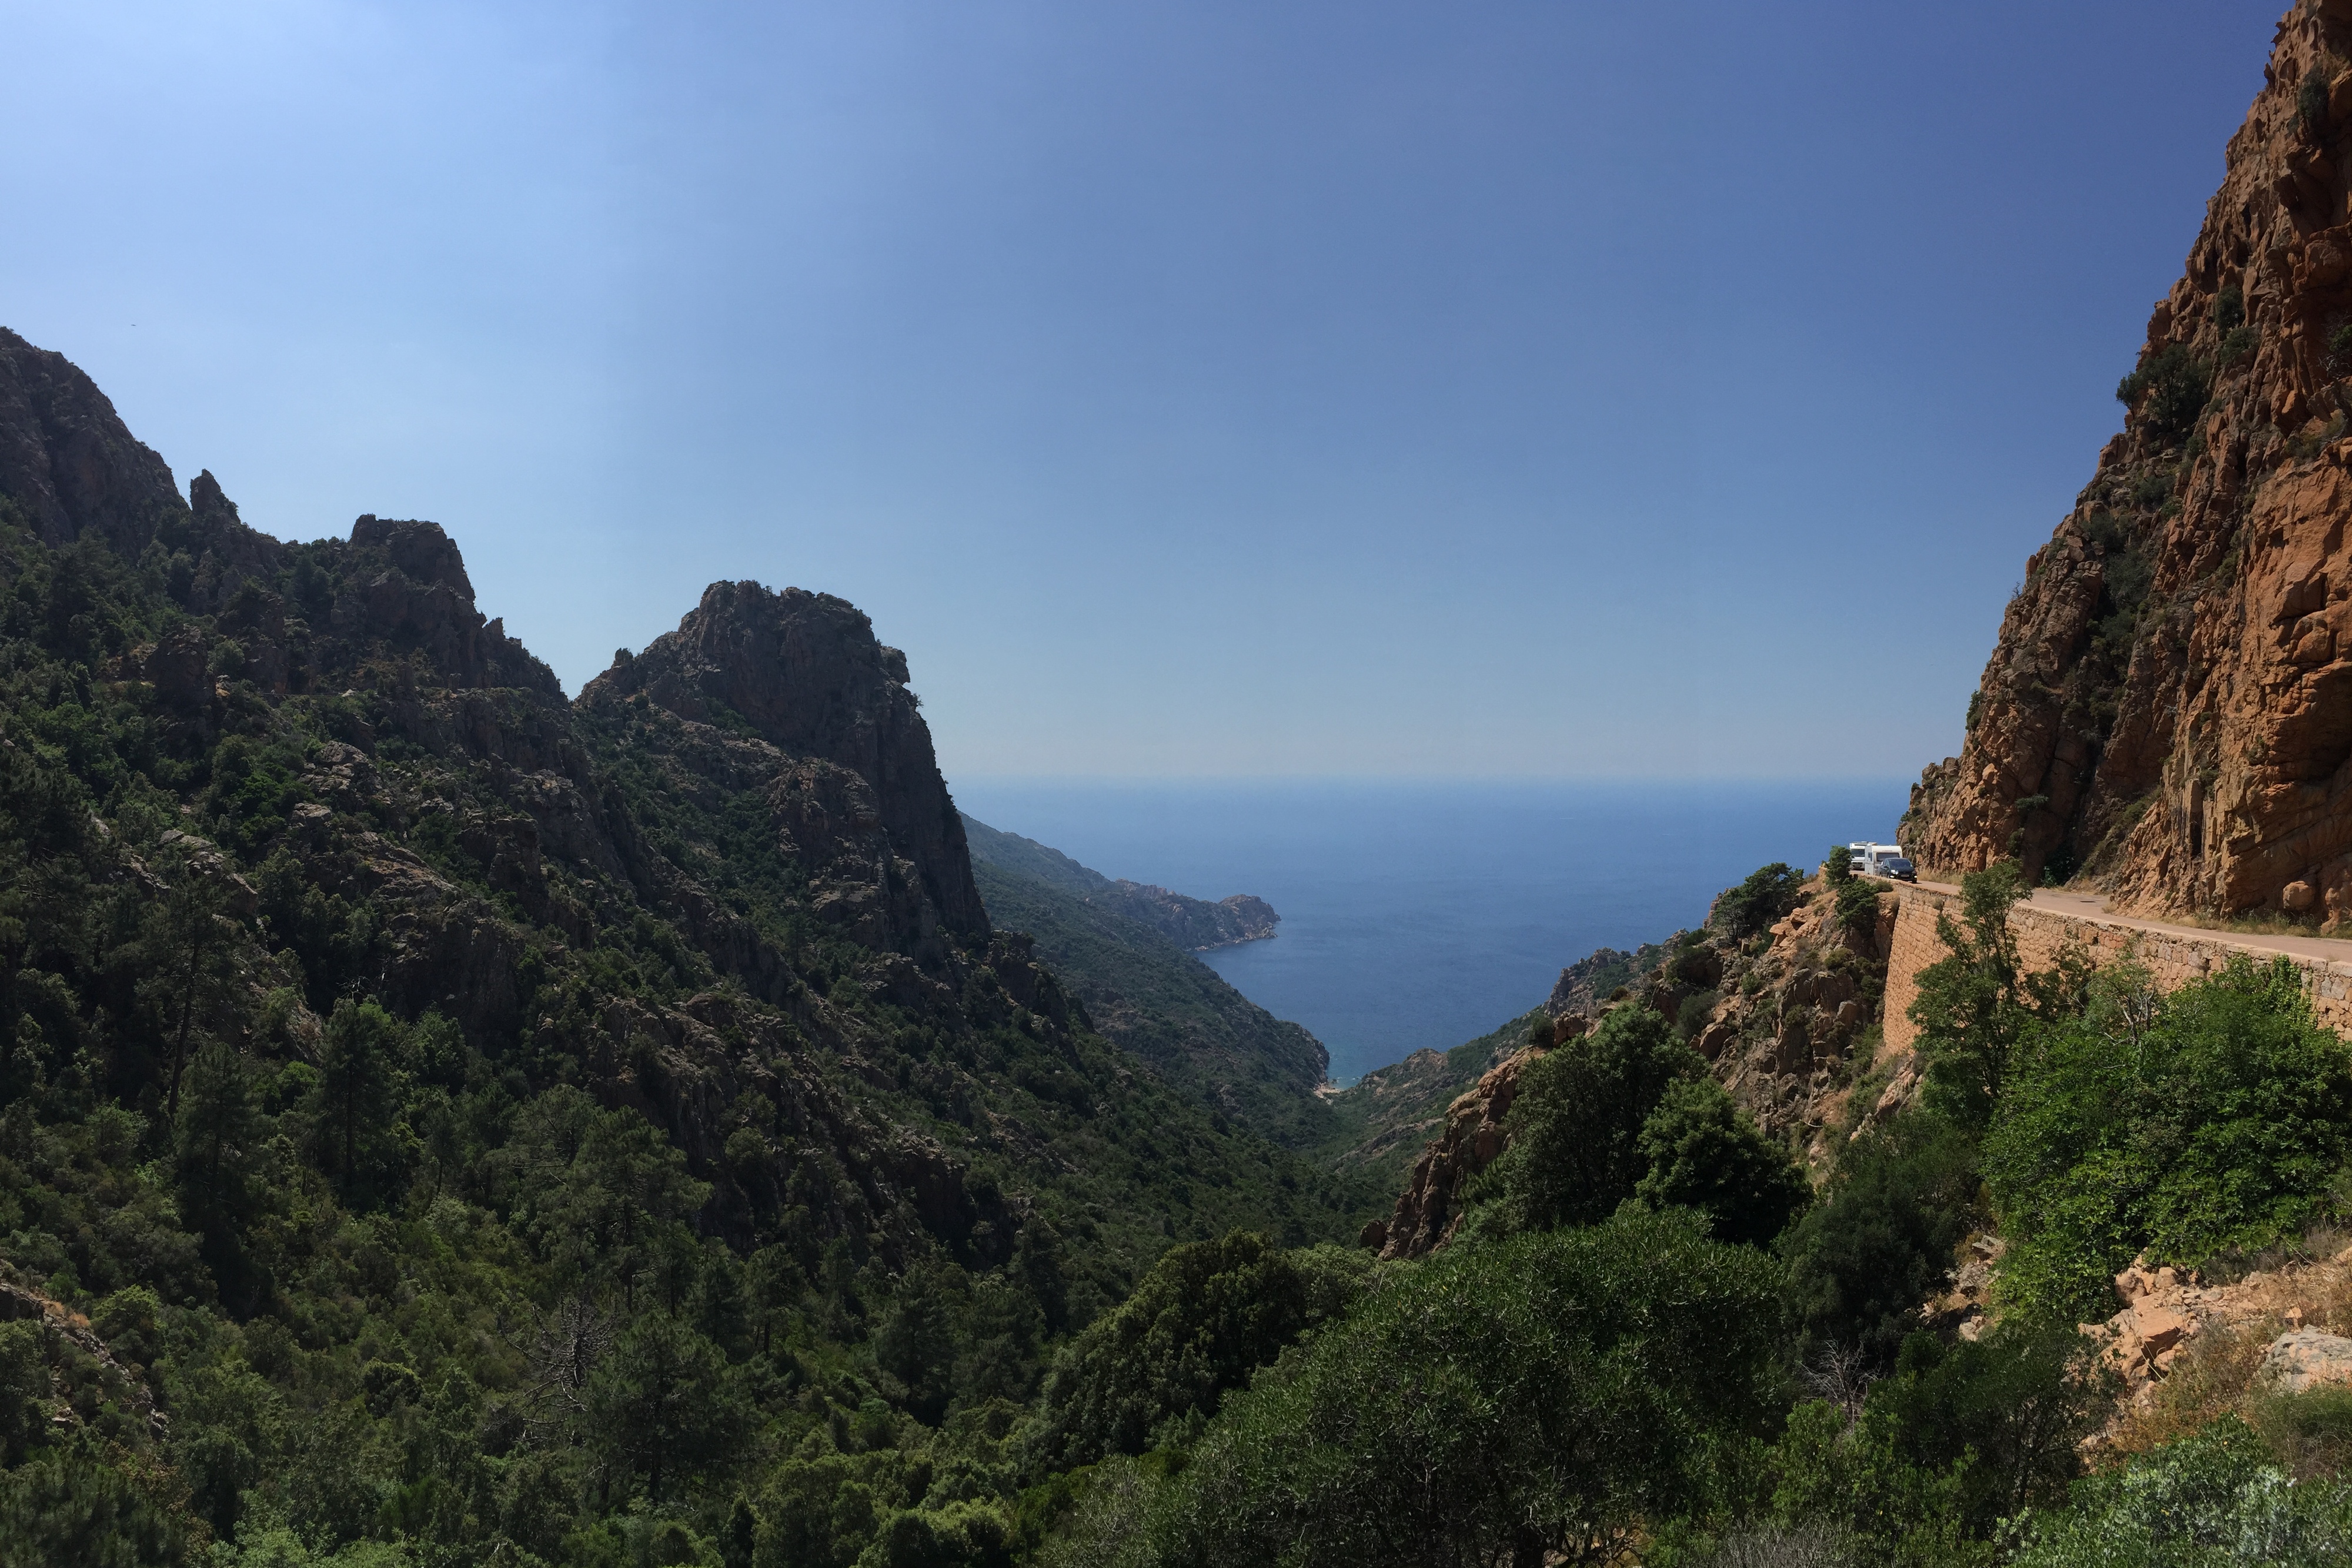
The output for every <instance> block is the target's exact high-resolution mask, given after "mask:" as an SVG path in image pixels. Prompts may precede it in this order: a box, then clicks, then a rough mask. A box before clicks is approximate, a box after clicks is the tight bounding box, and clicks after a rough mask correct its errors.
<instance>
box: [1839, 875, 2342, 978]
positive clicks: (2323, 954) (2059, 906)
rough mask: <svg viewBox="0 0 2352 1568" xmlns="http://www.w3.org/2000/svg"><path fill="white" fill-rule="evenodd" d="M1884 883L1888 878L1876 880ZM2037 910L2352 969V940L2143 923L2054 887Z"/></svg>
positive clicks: (2044, 892) (1931, 885) (2042, 891)
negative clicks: (2311, 959) (2325, 961)
mask: <svg viewBox="0 0 2352 1568" xmlns="http://www.w3.org/2000/svg"><path fill="white" fill-rule="evenodd" d="M1872 880H1874V881H1884V880H1885V879H1884V878H1873V879H1872ZM1917 885H1918V886H1920V887H1924V888H1927V890H1929V891H1930V892H1933V893H1947V894H1952V895H1953V896H1955V897H1958V894H1959V891H1960V890H1959V889H1958V887H1955V886H1953V885H1952V884H1951V883H1946V882H1922V883H1918V884H1917ZM2030 902H2031V903H2032V904H2033V906H2034V907H2035V908H2037V909H2047V910H2049V911H2050V912H2051V913H2053V915H2075V916H2078V917H2080V918H2082V919H2085V920H2095V921H2098V922H2099V923H2100V924H2101V925H2120V926H2122V927H2124V928H2125V929H2126V930H2130V931H2153V932H2158V933H2160V934H2162V935H2164V936H2189V937H2194V938H2196V939H2197V940H2199V941H2202V942H2211V943H2215V944H2218V945H2219V946H2224V947H2239V948H2242V949H2244V950H2245V951H2246V952H2249V953H2284V954H2286V955H2288V956H2290V957H2295V958H2323V959H2329V960H2332V961H2334V962H2336V963H2339V964H2345V965H2347V966H2352V941H2345V940H2341V939H2338V938H2336V937H2333V936H2273V935H2271V934H2269V933H2257V932H2252V931H2214V930H2210V929H2208V928H2207V927H2205V926H2202V925H2175V924H2173V923H2172V922H2170V921H2168V920H2143V919H2141V918H2140V917H2139V916H2138V915H2111V914H2109V913H2108V912H2107V901H2106V900H2105V899H2104V898H2102V897H2100V896H2099V895H2098V894H2095V893H2066V892H2063V891H2061V890H2059V889H2057V888H2053V887H2042V888H2036V889H2035V890H2034V892H2033V896H2032V899H2031V900H2030Z"/></svg>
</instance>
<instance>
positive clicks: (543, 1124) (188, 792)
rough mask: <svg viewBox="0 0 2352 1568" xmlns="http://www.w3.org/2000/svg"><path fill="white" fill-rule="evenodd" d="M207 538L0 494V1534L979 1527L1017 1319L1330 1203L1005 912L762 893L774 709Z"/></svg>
mask: <svg viewBox="0 0 2352 1568" xmlns="http://www.w3.org/2000/svg"><path fill="white" fill-rule="evenodd" d="M437 537H438V536H437V534H433V535H431V536H430V538H423V540H422V542H423V544H425V545H429V544H430V543H431V540H432V539H433V538H437ZM247 538H249V536H246V535H244V534H243V533H242V531H241V528H240V526H239V525H236V524H235V523H234V520H233V518H232V519H229V520H227V521H226V522H223V521H222V520H221V519H219V518H218V517H212V518H209V519H208V518H206V517H201V516H196V517H192V516H191V515H190V514H189V513H188V511H187V510H186V508H185V507H180V508H178V509H177V510H176V511H175V510H173V509H172V508H170V507H160V508H159V517H158V519H157V524H156V531H155V534H154V538H153V542H152V545H151V546H150V547H149V548H148V549H147V550H146V552H145V554H143V555H142V557H140V558H139V559H135V560H126V559H122V558H121V557H120V556H118V555H116V554H114V553H113V552H112V551H111V550H110V549H108V548H107V547H106V546H105V545H104V544H102V543H100V542H99V541H97V540H96V539H85V540H84V541H82V542H79V543H77V544H74V545H70V546H68V547H64V548H61V549H52V548H50V547H48V546H46V545H43V544H41V543H40V542H38V541H37V539H35V538H33V537H32V536H31V535H30V534H29V533H28V532H27V531H26V530H25V529H24V528H21V527H19V526H17V525H16V522H15V520H14V519H13V518H12V517H7V516H5V503H0V1285H5V1294H0V1317H5V1316H6V1315H8V1314H9V1313H11V1312H13V1313H15V1314H16V1315H17V1316H18V1317H19V1318H21V1319H23V1321H20V1322H5V1323H0V1466H5V1476H0V1562H5V1563H9V1564H11V1565H12V1568H13V1565H14V1564H15V1563H19V1562H42V1563H56V1562H68V1561H71V1562H91V1563H104V1562H122V1563H168V1562H179V1561H184V1560H192V1559H191V1557H190V1554H192V1553H194V1552H196V1551H197V1550H198V1549H199V1548H200V1547H202V1546H203V1545H204V1544H205V1542H206V1541H207V1540H209V1541H210V1542H212V1546H211V1550H212V1552H213V1553H214V1556H213V1557H212V1558H211V1559H210V1560H211V1561H214V1562H215V1563H219V1564H221V1565H222V1568H235V1565H237V1564H245V1563H251V1564H260V1563H270V1564H281V1563H285V1564H291V1563H310V1562H320V1563H324V1562H336V1563H346V1564H357V1563H387V1564H388V1563H427V1562H429V1563H490V1562H497V1563H516V1564H522V1565H525V1568H528V1565H530V1564H532V1563H548V1564H558V1563H567V1564H583V1565H585V1564H600V1565H601V1564H621V1563H630V1564H635V1563H709V1564H718V1563H727V1564H729V1565H730V1568H736V1565H740V1564H745V1563H760V1564H776V1565H782V1564H786V1563H790V1564H795V1565H797V1564H803V1563H831V1562H837V1563H843V1564H847V1563H852V1562H856V1561H858V1560H860V1559H861V1558H862V1557H865V1556H866V1554H868V1553H872V1552H881V1553H883V1554H884V1555H883V1556H881V1557H877V1558H873V1559H872V1560H873V1561H876V1562H883V1561H887V1562H908V1561H920V1560H928V1561H975V1562H976V1561H991V1560H997V1561H1001V1560H1002V1559H1003V1553H1004V1552H1006V1551H1008V1550H1009V1545H1008V1542H1010V1541H1011V1540H1012V1537H1013V1531H1015V1530H1016V1528H1017V1525H1016V1515H1017V1512H1018V1508H1017V1499H1018V1497H1019V1495H1020V1493H1021V1491H1022V1489H1023V1488H1024V1485H1026V1484H1027V1483H1028V1482H1029V1480H1030V1479H1033V1477H1034V1474H1035V1470H1034V1466H1033V1465H1031V1464H1030V1462H1029V1461H1027V1460H1026V1459H1024V1458H1023V1455H1022V1450H1021V1449H1020V1448H1019V1445H1018V1443H1017V1441H1016V1440H1015V1433H1016V1428H1018V1427H1020V1425H1021V1423H1022V1421H1023V1420H1024V1411H1025V1409H1026V1408H1027V1407H1028V1403H1029V1402H1030V1401H1031V1400H1032V1398H1033V1397H1034V1392H1035V1390H1036V1388H1037V1386H1038V1384H1039V1381H1040V1378H1041V1375H1042V1374H1043V1371H1044V1369H1045V1366H1046V1364H1048V1362H1049V1361H1050V1359H1051V1357H1052V1354H1053V1353H1054V1347H1055V1343H1057V1342H1058V1341H1060V1340H1062V1339H1064V1338H1065V1337H1066V1336H1067V1335H1069V1334H1071V1333H1075V1332H1076V1331H1077V1330H1078V1329H1080V1328H1082V1327H1083V1326H1084V1325H1085V1324H1086V1323H1087V1322H1088V1321H1089V1320H1091V1319H1092V1318H1093V1317H1095V1316H1096V1315H1097V1314H1098V1313H1099V1312H1101V1311H1102V1310H1103V1309H1104V1308H1106V1307H1108V1305H1110V1304H1111V1303H1113V1302H1115V1301H1118V1300H1120V1299H1121V1298H1123V1297H1124V1296H1125V1295H1126V1293H1127V1291H1128V1288H1129V1284H1130V1282H1131V1281H1133V1280H1134V1279H1135V1278H1136V1277H1137V1276H1138V1275H1139V1274H1140V1273H1142V1272H1143V1271H1144V1270H1146V1269H1147V1267H1148V1266H1149V1264H1150V1261H1151V1260H1152V1259H1153V1258H1154V1257H1155V1256H1156V1255H1157V1254H1158V1253H1159V1252H1160V1251H1161V1250H1162V1249H1164V1248H1165V1247H1166V1246H1167V1245H1168V1243H1169V1242H1170V1241H1171V1239H1173V1240H1181V1239H1205V1238H1214V1237H1218V1236H1222V1235H1223V1234H1225V1233H1227V1232H1228V1231H1230V1230H1233V1229H1234V1228H1237V1227H1246V1228H1253V1229H1256V1230H1260V1231H1264V1232H1265V1233H1268V1234H1270V1235H1271V1236H1272V1237H1274V1238H1275V1239H1276V1240H1277V1241H1278V1242H1285V1243H1290V1244H1306V1243H1310V1242H1313V1241H1317V1240H1319V1239H1328V1238H1331V1237H1334V1236H1337V1235H1341V1234H1345V1233H1348V1232H1349V1231H1351V1230H1352V1228H1353V1227H1354V1224H1355V1223H1356V1220H1357V1218H1358V1216H1357V1215H1356V1214H1355V1213H1354V1212H1353V1211H1352V1210H1351V1209H1350V1208H1349V1207H1348V1206H1346V1205H1345V1204H1341V1203H1338V1202H1335V1201H1333V1200H1332V1199H1331V1197H1329V1196H1328V1193H1327V1192H1326V1191H1325V1189H1324V1187H1323V1186H1322V1184H1321V1183H1320V1182H1319V1179H1318V1176H1317V1173H1316V1172H1315V1170H1314V1169H1313V1168H1312V1167H1311V1166H1307V1165H1305V1164H1302V1163H1301V1162H1300V1161H1299V1160H1297V1158H1296V1157H1294V1156H1292V1155H1287V1154H1286V1153H1284V1152H1283V1151H1282V1150H1280V1149H1278V1148H1276V1147H1275V1146H1274V1145H1270V1144H1268V1143H1266V1142H1265V1141H1263V1140H1261V1139H1258V1138H1256V1137H1255V1136H1253V1135H1250V1134H1246V1133H1244V1132H1242V1131H1239V1130H1237V1129H1230V1128H1227V1127H1224V1126H1223V1125H1222V1124H1220V1122H1219V1120H1218V1119H1217V1118H1216V1117H1215V1116H1214V1115H1213V1113H1211V1112H1209V1111H1208V1110H1206V1109H1204V1108H1202V1107H1200V1106H1197V1105H1195V1104H1194V1103H1192V1101H1191V1100H1190V1099H1188V1098H1187V1097H1186V1096H1185V1095H1183V1094H1181V1093H1180V1092H1176V1091H1175V1090H1173V1089H1171V1088H1169V1087H1167V1086H1165V1085H1162V1084H1161V1083H1160V1082H1158V1081H1157V1080H1156V1079H1154V1078H1153V1077H1152V1076H1151V1075H1150V1074H1149V1073H1139V1072H1137V1071H1134V1070H1133V1067H1132V1064H1131V1063H1130V1062H1129V1061H1128V1060H1127V1059H1126V1058H1124V1057H1123V1056H1122V1055H1121V1054H1120V1053H1118V1051H1115V1050H1114V1049H1113V1048H1111V1047H1110V1046H1109V1045H1108V1044H1107V1043H1106V1042H1105V1041H1103V1040H1100V1039H1099V1038H1097V1036H1095V1035H1094V1034H1093V1033H1092V1032H1091V1031H1090V1030H1087V1028H1085V1027H1084V1024H1083V1020H1082V1017H1081V1016H1080V1015H1078V1014H1077V1013H1076V1012H1075V1011H1074V1010H1073V1009H1070V1008H1068V1007H1067V1005H1066V1003H1065V1002H1064V1001H1063V999H1062V997H1061V993H1060V991H1059V988H1058V986H1057V985H1056V983H1055V980H1054V978H1053V977H1052V976H1051V974H1050V973H1048V972H1046V971H1045V970H1044V969H1042V968H1040V967H1038V966H1037V965H1036V964H1035V963H1034V961H1033V960H1032V958H1031V956H1030V955H1029V954H1028V953H1027V951H1026V950H1025V948H1024V945H1023V944H1021V943H1020V942H1018V941H1017V940H1013V939H1009V938H1004V937H1001V936H999V937H993V938H988V937H976V938H967V939H964V940H963V942H962V943H961V945H960V946H954V947H952V948H947V949H943V950H941V951H940V952H939V953H938V954H937V956H935V957H933V958H932V959H931V960H929V963H930V966H931V967H929V968H928V969H926V968H924V967H922V966H921V965H920V964H919V963H918V962H916V961H914V960H911V959H909V958H908V956H906V955H904V954H901V953H897V952H892V951H887V950H877V949H876V948H873V947H869V946H866V945H864V944H862V943H861V942H859V941H856V940H854V939H852V937H851V936H847V935H845V932H844V929H843V928H842V927H841V926H840V925H836V924H831V923H828V922H826V921H824V920H822V919H819V918H816V917H814V915H813V914H812V910H811V904H810V901H809V900H808V898H807V896H806V890H807V888H808V886H809V868H808V867H807V866H805V865H803V864H802V863H800V862H796V861H795V860H793V858H792V856H791V855H790V854H789V853H788V852H781V851H780V850H779V849H778V847H777V837H776V834H775V831H774V829H773V827H772V817H771V809H770V807H769V806H768V805H767V804H766V803H764V802H763V801H762V800H761V798H760V796H759V794H758V791H757V788H756V786H754V787H746V786H744V785H741V784H736V783H731V782H730V774H729V773H728V768H730V767H732V766H734V765H736V764H737V763H743V762H747V761H758V762H759V763H760V766H761V767H763V768H769V769H771V770H772V769H773V768H774V767H775V766H776V763H775V761H774V760H773V759H772V748H770V752H769V754H768V755H767V758H766V759H762V758H760V757H759V756H756V755H755V754H756V753H758V751H759V748H758V747H756V746H754V745H753V744H752V743H751V741H749V740H747V739H744V738H743V737H740V735H737V734H734V733H732V732H730V731H729V730H728V729H726V728H725V727H721V726H713V725H708V724H698V723H692V722H688V721H686V720H684V719H681V718H680V717H679V716H677V715H676V714H674V713H669V712H667V711H664V710H660V709H657V708H654V707H651V706H646V705H644V704H642V703H636V704H633V703H629V702H620V703H616V704H614V705H613V706H611V707H609V708H607V709H604V710H600V711H597V712H593V713H590V712H576V713H575V712H574V711H573V710H572V709H571V708H570V707H568V706H567V705H564V704H563V703H562V700H561V698H560V695H554V694H552V693H551V690H549V689H548V686H549V685H551V683H545V684H540V685H534V684H531V683H530V681H525V683H524V684H522V685H507V686H501V685H480V684H472V685H468V684H466V681H465V680H464V679H461V678H460V675H459V674H458V673H457V671H456V670H455V669H454V668H453V667H452V665H451V664H449V662H448V661H449V660H450V659H452V658H453V657H457V656H459V655H462V654H464V653H465V651H466V648H467V646H468V644H467V643H465V642H464V641H463V638H462V637H459V638H457V640H456V641H455V642H453V641H452V640H451V638H450V637H449V636H448V635H446V626H447V625H448V624H449V622H448V620H447V619H446V617H448V616H449V615H450V614H452V613H453V612H450V611H449V610H447V609H446V606H447V605H448V604H449V603H450V597H449V595H450V592H451V591H450V590H449V589H447V588H446V587H434V586H430V585H429V584H427V583H425V582H424V581H421V580H418V579H416V578H412V577H411V576H410V575H408V573H409V571H410V570H418V571H423V570H425V568H424V567H421V566H418V565H417V564H416V563H415V560H414V559H410V560H409V563H408V564H407V565H406V566H404V564H403V562H402V561H401V560H400V559H394V558H392V557H391V556H388V555H387V553H386V550H385V549H383V548H379V547H376V546H372V545H362V544H359V543H343V542H338V541H329V542H322V543H320V544H316V545H309V546H295V547H282V548H281V547H274V546H272V547H269V550H263V549H261V547H259V546H248V545H247V543H246V542H245V541H246V540H247ZM395 543H398V541H397V540H395ZM240 549H244V550H246V551H247V554H248V555H256V554H257V555H259V556H261V557H263V558H264V559H261V560H260V561H259V566H258V570H257V572H256V573H255V574H254V575H252V576H250V577H249V578H248V579H247V580H246V581H245V582H244V583H243V585H242V586H240V587H237V588H236V590H235V591H234V592H233V593H231V594H226V595H224V596H223V597H225V598H226V602H225V603H223V602H217V601H215V600H210V599H207V598H206V597H205V596H206V593H207V592H208V591H209V590H208V587H207V585H208V584H209V583H212V582H214V581H215V580H216V579H215V577H214V576H213V575H212V573H213V572H214V570H215V563H216V562H217V561H218V560H220V559H225V558H228V557H231V556H232V555H234V553H235V552H236V551H237V550H240ZM270 551H275V552H276V553H275V554H274V555H271V554H270ZM452 554H454V552H452ZM387 604H389V605H390V606H391V610H390V611H389V612H386V613H385V615H384V616H383V617H381V618H380V620H379V621H371V619H370V617H371V615H373V614H374V613H375V612H374V610H373V609H372V608H371V606H377V607H381V606H384V605H387ZM436 605H441V606H444V607H445V608H443V609H439V610H436V609H435V608H434V606H436ZM461 609H462V601H461ZM436 614H437V615H441V616H443V617H444V618H445V619H444V620H443V621H442V622H439V625H440V626H441V627H443V628H444V629H445V631H441V632H436V629H435V625H436V623H435V622H432V621H431V620H430V619H429V617H430V616H431V615H436ZM458 624H459V625H460V626H461V628H462V626H463V625H464V622H458ZM371 628H374V629H373V630H372V629H371ZM467 635H474V636H477V637H479V636H481V635H482V634H481V633H479V632H475V633H467ZM473 645H475V646H478V645H479V643H476V644H473ZM453 649H454V650H455V652H454V653H453V651H452V650H453ZM509 667H513V668H517V669H519V670H520V675H519V676H518V678H520V676H528V675H529V674H530V672H529V670H528V669H527V668H523V667H521V666H509ZM541 674H542V675H543V672H542V673H541ZM493 675H494V677H495V671H494V672H493ZM537 678H538V677H533V679H534V680H535V679H537ZM720 717H722V718H723V717H724V716H720ZM762 777H764V776H762ZM689 872H690V873H691V875H690V876H689V874H688V873H689ZM44 1313H46V1314H47V1315H46V1316H43V1315H42V1314H44ZM151 1413H152V1418H151ZM924 1553H929V1554H930V1555H929V1557H928V1558H927V1557H925V1556H924V1555H923V1554H924ZM992 1554H993V1556H992Z"/></svg>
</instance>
